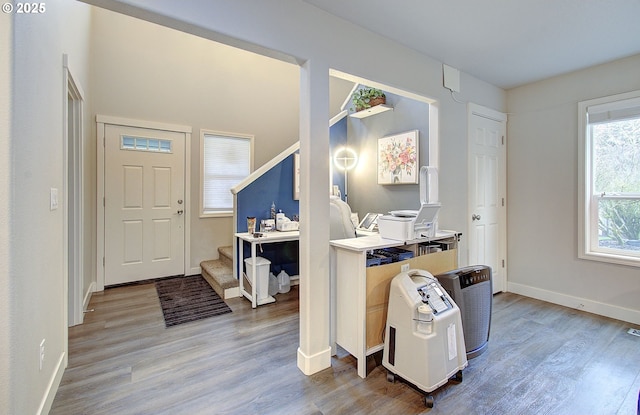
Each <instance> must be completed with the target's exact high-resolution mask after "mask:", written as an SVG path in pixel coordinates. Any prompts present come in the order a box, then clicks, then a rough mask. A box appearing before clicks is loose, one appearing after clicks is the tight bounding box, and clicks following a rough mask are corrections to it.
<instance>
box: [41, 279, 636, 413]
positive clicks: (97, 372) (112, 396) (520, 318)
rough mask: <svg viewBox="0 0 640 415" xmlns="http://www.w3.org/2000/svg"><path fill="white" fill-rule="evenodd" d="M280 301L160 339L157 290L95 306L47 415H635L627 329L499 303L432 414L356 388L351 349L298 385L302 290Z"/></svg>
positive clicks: (381, 378)
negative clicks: (483, 339) (479, 350)
mask: <svg viewBox="0 0 640 415" xmlns="http://www.w3.org/2000/svg"><path fill="white" fill-rule="evenodd" d="M277 299H278V301H277V302H276V303H274V304H270V305H266V306H261V307H258V308H257V309H255V310H253V309H251V305H250V303H249V302H248V301H247V300H244V299H241V298H236V299H232V300H227V304H229V306H230V307H231V308H232V310H233V313H231V314H226V315H222V316H217V317H212V318H209V319H206V320H201V321H198V322H192V323H187V324H184V325H181V326H175V327H171V328H168V329H165V327H164V322H163V318H162V311H161V310H160V304H159V302H158V298H157V295H156V291H155V287H154V285H153V284H145V285H134V286H128V287H118V288H112V289H107V290H105V291H104V292H103V293H96V294H94V295H93V298H92V300H91V304H90V308H94V309H95V311H94V312H93V313H89V314H87V315H86V318H85V323H84V324H83V325H81V326H76V327H72V328H70V330H69V367H68V368H67V369H66V372H65V374H64V376H63V379H62V384H61V385H60V388H59V390H58V393H57V395H56V398H55V400H54V402H53V407H52V410H51V411H50V414H54V415H55V414H65V415H69V414H74V415H77V414H118V415H121V414H172V415H174V414H190V415H197V414H243V415H246V414H315V415H319V414H324V415H329V414H394V415H404V414H419V413H430V414H616V415H633V414H636V403H637V399H638V390H639V389H640V337H635V336H632V335H630V334H627V333H626V331H627V330H628V328H629V327H631V325H630V324H628V323H624V322H621V321H617V320H612V319H608V318H603V317H599V316H594V315H591V314H588V313H584V312H581V311H577V310H573V309H568V308H564V307H559V306H556V305H552V304H548V303H544V302H541V301H537V300H532V299H529V298H526V297H522V296H518V295H515V294H509V293H505V294H498V295H496V296H495V297H494V308H493V317H492V326H491V337H490V341H489V348H488V350H487V351H486V352H485V353H484V354H482V355H481V356H479V357H477V358H475V359H472V360H470V361H469V367H468V368H467V369H465V370H464V372H463V375H464V376H463V377H464V379H463V382H462V383H460V384H456V383H453V382H450V383H449V384H447V385H445V386H443V387H442V388H440V389H438V390H436V391H435V392H434V393H433V395H434V397H435V407H434V408H433V409H431V410H429V409H427V408H426V407H425V406H424V401H423V394H422V393H420V392H419V391H417V390H415V389H413V388H412V387H410V386H408V385H407V384H404V383H402V382H399V381H396V382H395V383H389V382H387V380H386V371H385V369H384V368H383V367H382V366H377V367H372V370H371V372H370V374H369V376H368V377H367V378H366V379H361V378H359V377H358V375H357V373H356V363H355V360H354V359H353V358H352V357H351V356H350V355H349V354H347V353H345V352H344V351H340V353H338V356H335V357H334V358H333V359H332V367H331V368H329V369H326V370H324V371H322V372H320V373H317V374H315V375H313V376H308V377H307V376H305V375H303V374H302V372H300V370H299V369H298V368H297V366H296V350H297V347H298V290H297V287H293V288H292V290H291V291H290V292H289V293H288V294H279V295H278V296H277ZM370 363H372V365H371V366H375V362H373V361H371V362H370Z"/></svg>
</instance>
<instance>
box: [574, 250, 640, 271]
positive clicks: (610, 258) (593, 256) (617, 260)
mask: <svg viewBox="0 0 640 415" xmlns="http://www.w3.org/2000/svg"><path fill="white" fill-rule="evenodd" d="M578 257H579V258H580V259H586V260H590V261H598V262H607V263H610V264H618V265H627V266H630V267H636V268H640V258H637V257H632V256H625V255H619V254H610V253H604V252H584V253H581V254H580V255H578Z"/></svg>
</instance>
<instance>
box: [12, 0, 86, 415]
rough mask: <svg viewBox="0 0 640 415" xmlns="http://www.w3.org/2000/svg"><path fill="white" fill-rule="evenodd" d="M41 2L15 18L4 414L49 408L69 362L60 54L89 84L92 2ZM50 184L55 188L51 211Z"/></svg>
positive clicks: (82, 82) (81, 80) (79, 79)
mask: <svg viewBox="0 0 640 415" xmlns="http://www.w3.org/2000/svg"><path fill="white" fill-rule="evenodd" d="M46 6H47V10H46V12H45V13H43V14H39V15H27V14H24V15H17V14H12V15H11V18H12V19H13V36H14V37H13V41H12V44H11V46H12V47H11V48H10V50H11V55H10V56H9V62H10V64H11V65H12V71H13V74H12V75H13V83H12V88H11V90H10V91H11V109H10V124H9V125H10V126H11V130H10V137H9V139H10V144H9V145H10V150H9V151H10V153H9V154H10V157H11V162H10V165H9V168H10V178H9V180H10V197H9V198H8V199H7V200H8V202H9V203H10V214H11V227H10V231H9V232H10V233H9V240H10V246H9V260H10V266H9V272H8V273H7V274H5V273H4V272H3V273H2V277H1V278H3V285H4V281H5V280H7V279H8V285H9V291H8V293H7V297H8V298H5V297H4V296H3V298H2V299H1V301H0V302H2V303H3V307H4V304H8V307H9V310H8V312H7V313H6V314H5V313H3V320H4V319H7V320H8V321H9V322H10V323H9V324H10V326H9V330H8V333H6V337H5V336H4V335H3V336H2V337H3V341H4V339H5V338H7V339H8V342H9V350H10V352H11V354H10V361H9V366H10V367H9V370H8V375H9V379H10V382H9V386H8V394H7V396H8V397H9V402H8V403H6V404H4V403H3V405H2V409H3V410H2V412H3V413H10V414H34V413H38V412H39V411H44V412H45V413H46V412H47V411H48V407H49V405H50V404H51V401H52V400H53V396H54V394H55V391H56V389H57V383H58V382H59V380H60V377H61V375H62V370H63V369H64V365H65V364H66V358H67V356H66V348H67V346H66V345H67V338H66V336H67V332H66V327H65V325H66V317H67V316H66V301H65V295H66V275H65V272H64V262H65V260H64V257H63V232H64V228H63V224H64V218H63V213H64V204H65V198H64V193H63V189H64V186H65V183H64V180H63V178H64V165H63V158H64V154H63V119H62V117H63V106H64V105H66V96H64V95H63V60H62V55H63V53H66V54H68V56H69V59H70V62H71V63H72V64H73V67H74V68H75V69H74V70H75V74H74V75H75V79H76V81H77V82H78V83H79V84H80V85H81V86H82V87H83V89H86V85H88V70H87V65H86V62H87V49H86V44H87V41H88V39H89V32H88V27H89V22H90V8H89V7H88V6H86V5H84V4H80V3H77V2H74V1H70V0H59V1H56V2H55V5H54V4H53V3H47V4H46ZM3 19H4V17H3ZM3 143H4V140H3ZM4 145H5V144H3V146H4ZM3 154H4V153H3ZM3 157H4V156H3ZM2 165H3V166H6V165H5V164H4V163H2ZM3 168H4V167H3ZM51 188H57V189H58V190H59V201H60V207H59V208H58V209H57V210H54V211H50V210H49V194H50V189H51ZM2 199H3V200H5V199H4V198H2ZM3 271H4V270H3ZM3 294H4V293H3ZM3 334H5V333H3ZM42 339H45V359H44V365H43V368H42V370H40V369H39V367H38V355H39V345H40V342H41V341H42ZM3 350H4V349H3ZM4 373H7V372H4ZM4 373H3V376H5V374H4ZM5 409H6V411H5Z"/></svg>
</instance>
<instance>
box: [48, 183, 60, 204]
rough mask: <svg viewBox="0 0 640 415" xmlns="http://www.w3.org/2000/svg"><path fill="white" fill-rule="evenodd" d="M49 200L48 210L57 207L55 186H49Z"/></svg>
mask: <svg viewBox="0 0 640 415" xmlns="http://www.w3.org/2000/svg"><path fill="white" fill-rule="evenodd" d="M49 201H50V206H49V209H50V210H56V209H58V189H56V188H55V187H52V188H51V194H50V197H49Z"/></svg>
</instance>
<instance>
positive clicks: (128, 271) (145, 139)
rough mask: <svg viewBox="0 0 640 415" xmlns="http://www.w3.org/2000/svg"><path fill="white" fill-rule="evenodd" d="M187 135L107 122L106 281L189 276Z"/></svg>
mask: <svg viewBox="0 0 640 415" xmlns="http://www.w3.org/2000/svg"><path fill="white" fill-rule="evenodd" d="M185 139H186V138H185V134H184V133H179V132H172V131H162V130H152V129H145V128H137V127H126V126H118V125H110V124H107V125H105V178H104V182H105V183H104V186H105V191H104V194H105V245H104V246H105V248H104V250H105V260H104V264H105V269H104V281H105V285H114V284H121V283H126V282H133V281H140V280H145V279H150V278H159V277H165V276H170V275H181V274H184V271H185V270H184V209H185V206H184V199H185V198H184V173H185V172H184V151H185V150H184V149H185Z"/></svg>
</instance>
